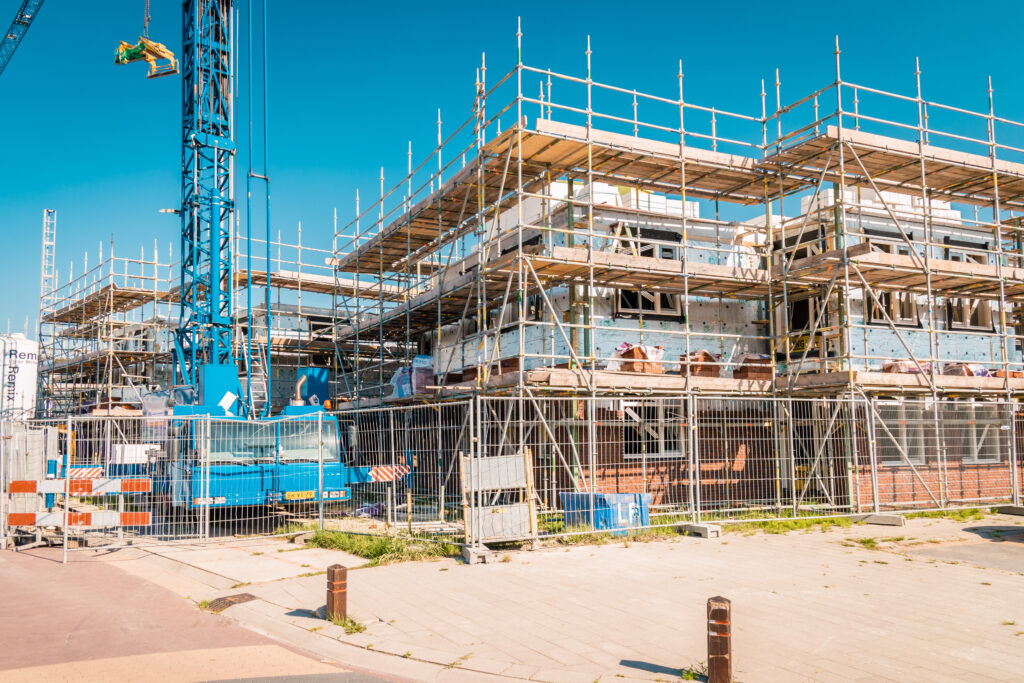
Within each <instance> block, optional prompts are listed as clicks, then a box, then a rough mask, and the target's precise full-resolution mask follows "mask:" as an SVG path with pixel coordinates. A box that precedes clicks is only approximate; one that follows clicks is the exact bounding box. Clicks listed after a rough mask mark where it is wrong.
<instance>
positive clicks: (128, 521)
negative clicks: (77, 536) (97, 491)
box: [7, 510, 152, 528]
mask: <svg viewBox="0 0 1024 683" xmlns="http://www.w3.org/2000/svg"><path fill="white" fill-rule="evenodd" d="M64 520H65V515H64V513H63V512H11V513H8V515H7V526H64V523H65V521H64ZM150 524H152V515H151V514H150V513H149V512H118V511H117V510H96V511H93V512H68V513H67V525H68V526H69V527H79V528H82V527H93V528H103V527H113V526H149V525H150Z"/></svg>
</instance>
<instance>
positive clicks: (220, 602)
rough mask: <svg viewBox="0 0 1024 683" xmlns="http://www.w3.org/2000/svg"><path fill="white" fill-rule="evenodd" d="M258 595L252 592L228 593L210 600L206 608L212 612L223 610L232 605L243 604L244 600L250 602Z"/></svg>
mask: <svg viewBox="0 0 1024 683" xmlns="http://www.w3.org/2000/svg"><path fill="white" fill-rule="evenodd" d="M255 599H256V596H255V595H253V594H252V593H239V594H238V595H226V596H224V597H223V598H217V599H216V600H210V604H209V605H207V606H206V609H208V610H210V611H211V612H223V611H224V610H226V609H227V608H228V607H231V606H232V605H241V604H242V603H243V602H249V601H250V600H255Z"/></svg>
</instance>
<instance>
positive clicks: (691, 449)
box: [686, 395, 697, 524]
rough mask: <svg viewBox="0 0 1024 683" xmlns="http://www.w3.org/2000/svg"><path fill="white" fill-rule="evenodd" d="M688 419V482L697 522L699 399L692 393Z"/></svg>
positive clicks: (692, 513) (692, 508)
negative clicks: (695, 480) (696, 480)
mask: <svg viewBox="0 0 1024 683" xmlns="http://www.w3.org/2000/svg"><path fill="white" fill-rule="evenodd" d="M686 407H687V420H686V446H687V448H686V470H687V472H688V474H689V476H688V477H687V480H688V481H687V484H688V486H689V487H690V491H689V499H690V521H691V522H692V523H694V524H697V499H696V498H695V495H696V494H695V491H696V487H695V486H694V477H695V476H696V475H695V474H694V472H695V471H696V470H695V469H694V468H695V467H696V464H695V463H696V459H697V399H695V398H694V397H693V396H692V395H691V396H687V397H686Z"/></svg>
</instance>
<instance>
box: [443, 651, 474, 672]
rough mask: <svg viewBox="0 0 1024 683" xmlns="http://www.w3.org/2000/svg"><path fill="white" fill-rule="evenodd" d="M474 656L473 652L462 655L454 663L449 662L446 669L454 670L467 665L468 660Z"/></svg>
mask: <svg viewBox="0 0 1024 683" xmlns="http://www.w3.org/2000/svg"><path fill="white" fill-rule="evenodd" d="M472 656H473V653H472V652H470V653H469V654H468V655H462V656H461V657H459V658H458V659H456V660H455V661H454V662H448V665H447V666H446V667H445V668H446V669H454V668H455V667H457V666H459V665H460V664H465V663H466V660H467V659H469V658H470V657H472Z"/></svg>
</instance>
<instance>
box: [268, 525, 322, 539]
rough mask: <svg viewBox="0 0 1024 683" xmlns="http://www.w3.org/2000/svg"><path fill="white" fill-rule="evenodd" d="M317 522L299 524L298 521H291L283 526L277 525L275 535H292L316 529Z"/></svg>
mask: <svg viewBox="0 0 1024 683" xmlns="http://www.w3.org/2000/svg"><path fill="white" fill-rule="evenodd" d="M316 530H317V524H316V523H315V522H307V523H305V524H299V523H297V522H291V523H289V524H285V525H283V526H279V527H276V528H275V529H274V531H273V534H274V536H290V535H291V534H301V533H302V532H304V531H316Z"/></svg>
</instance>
